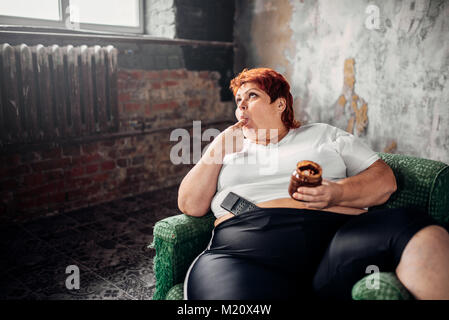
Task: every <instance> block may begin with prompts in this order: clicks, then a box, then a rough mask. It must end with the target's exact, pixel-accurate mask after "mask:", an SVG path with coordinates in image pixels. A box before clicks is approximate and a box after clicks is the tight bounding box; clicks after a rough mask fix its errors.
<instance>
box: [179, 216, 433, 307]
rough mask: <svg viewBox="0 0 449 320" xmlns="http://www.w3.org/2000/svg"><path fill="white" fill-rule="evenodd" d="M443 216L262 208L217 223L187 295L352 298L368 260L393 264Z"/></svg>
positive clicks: (387, 268)
mask: <svg viewBox="0 0 449 320" xmlns="http://www.w3.org/2000/svg"><path fill="white" fill-rule="evenodd" d="M433 224H438V223H437V222H436V221H435V220H433V219H432V218H431V217H430V216H428V215H426V214H424V213H421V212H419V211H416V210H411V209H387V210H379V211H371V212H367V213H363V214H361V215H358V216H353V215H344V214H338V213H332V212H327V211H317V210H306V209H292V208H261V209H256V210H253V211H249V212H246V213H243V214H241V215H239V216H236V217H232V218H231V219H228V220H226V221H224V222H222V223H221V224H219V225H218V226H217V227H216V228H215V229H214V230H213V233H212V238H211V240H210V243H209V245H208V247H207V249H206V250H205V251H204V252H202V253H201V254H200V255H199V256H198V257H197V258H196V259H195V260H194V261H193V263H192V264H191V266H190V268H189V270H188V272H187V275H186V279H185V283H184V298H185V299H189V300H222V299H226V300H252V299H296V298H313V299H351V289H352V286H353V285H354V284H355V283H356V282H357V281H358V280H360V279H361V278H363V277H364V276H365V275H367V273H366V269H367V267H368V266H370V265H375V266H377V267H378V269H379V271H381V272H391V271H394V270H395V269H396V267H397V265H398V264H399V261H400V258H401V254H402V251H403V250H404V248H405V246H406V245H407V243H408V241H409V240H410V239H411V238H412V237H413V235H414V234H415V233H416V232H418V231H419V230H420V229H422V228H424V227H426V226H428V225H433Z"/></svg>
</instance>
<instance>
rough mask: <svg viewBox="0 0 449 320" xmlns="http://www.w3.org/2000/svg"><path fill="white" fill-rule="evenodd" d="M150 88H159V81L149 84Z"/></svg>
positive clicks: (160, 86)
mask: <svg viewBox="0 0 449 320" xmlns="http://www.w3.org/2000/svg"><path fill="white" fill-rule="evenodd" d="M151 88H152V89H154V90H159V89H160V88H162V85H161V83H160V82H155V83H152V84H151Z"/></svg>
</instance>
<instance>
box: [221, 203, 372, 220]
mask: <svg viewBox="0 0 449 320" xmlns="http://www.w3.org/2000/svg"><path fill="white" fill-rule="evenodd" d="M256 205H257V206H258V207H260V208H297V209H309V210H320V211H330V212H335V213H341V214H349V215H358V214H361V213H364V212H367V210H363V209H358V208H350V207H339V206H333V207H329V208H325V209H313V208H308V207H307V206H306V205H305V202H302V201H298V200H294V199H292V198H281V199H274V200H270V201H265V202H259V203H256ZM232 217H234V215H233V214H232V213H227V214H225V215H224V216H221V217H220V218H218V219H216V220H215V222H214V226H215V227H216V226H218V225H219V224H220V223H222V222H223V221H225V220H228V219H229V218H232Z"/></svg>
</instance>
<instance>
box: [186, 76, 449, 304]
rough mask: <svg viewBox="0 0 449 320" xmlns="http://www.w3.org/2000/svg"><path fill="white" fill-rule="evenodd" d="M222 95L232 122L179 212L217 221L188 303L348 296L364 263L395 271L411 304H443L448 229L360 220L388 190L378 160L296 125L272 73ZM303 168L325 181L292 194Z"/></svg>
mask: <svg viewBox="0 0 449 320" xmlns="http://www.w3.org/2000/svg"><path fill="white" fill-rule="evenodd" d="M230 88H231V90H232V91H233V93H234V96H235V102H236V110H235V116H236V118H237V120H238V122H237V123H236V124H234V125H232V126H230V127H228V128H227V129H226V130H224V131H223V132H222V133H220V135H218V136H217V137H216V138H215V139H214V140H213V141H212V143H211V144H210V145H209V148H208V149H207V150H206V152H205V153H204V154H203V156H202V158H201V159H200V161H199V162H198V163H197V164H196V165H195V166H194V167H193V168H192V169H191V170H190V172H189V173H188V174H187V175H186V176H185V177H184V179H183V181H182V183H181V185H180V188H179V194H178V206H179V208H180V210H181V211H182V212H183V213H184V214H186V215H190V216H195V217H200V216H203V215H205V214H206V213H207V212H208V211H209V210H212V212H213V213H214V215H215V216H216V221H215V224H214V225H215V228H214V229H213V233H212V238H211V240H210V242H209V245H208V246H207V248H206V249H205V250H204V251H203V252H202V253H201V254H200V255H199V256H198V257H197V258H196V259H195V260H194V261H193V263H192V264H191V266H190V268H189V270H188V272H187V275H186V278H185V282H184V298H185V299H195V300H202V299H208V300H213V299H230V300H239V299H245V300H248V299H293V298H304V297H306V298H316V299H350V298H351V289H352V286H353V285H354V284H355V282H356V281H358V280H359V279H361V278H362V277H363V276H364V275H366V270H367V268H368V267H370V266H376V267H377V268H378V270H379V271H382V272H390V271H395V272H396V274H397V276H398V278H399V280H400V281H401V282H402V283H403V284H404V286H405V287H406V288H407V289H408V290H409V291H410V292H411V293H412V294H413V296H414V297H415V298H417V299H449V272H448V270H449V234H448V233H447V231H446V230H445V229H444V228H443V227H442V226H440V225H438V224H437V223H436V222H435V221H434V220H433V219H432V218H431V217H430V216H428V215H426V214H424V213H422V212H418V211H416V210H413V208H401V209H388V210H382V211H370V212H368V211H367V208H368V207H371V206H375V205H380V204H382V203H384V202H386V201H387V200H388V199H389V197H390V196H391V194H392V193H394V192H395V190H396V181H395V177H394V174H393V172H392V170H391V169H390V167H389V166H388V165H387V164H386V163H385V162H383V161H382V160H381V159H380V158H379V157H378V156H377V154H376V153H375V152H373V151H372V150H371V149H370V148H368V147H367V146H366V145H365V144H364V143H362V142H361V141H360V140H358V139H357V138H356V137H354V136H353V135H351V134H349V133H347V132H345V131H343V130H340V129H338V128H335V127H332V126H330V125H327V124H322V123H315V124H309V125H300V124H299V123H298V122H297V121H296V120H295V119H294V113H293V98H292V95H291V93H290V86H289V84H288V82H287V81H286V80H285V78H284V77H283V76H282V75H281V74H279V73H277V72H275V71H274V70H272V69H267V68H258V69H251V70H248V69H245V70H243V71H242V72H241V73H240V74H239V75H238V76H237V77H236V78H234V79H233V80H232V81H231V86H230ZM301 160H309V161H313V162H316V163H318V164H319V165H320V166H321V168H322V178H323V180H322V183H321V185H319V186H315V187H304V186H302V187H299V188H298V189H297V190H295V192H294V193H292V195H291V196H290V194H289V192H288V187H289V183H290V177H291V175H292V172H293V171H294V170H295V168H296V163H297V162H299V161H301Z"/></svg>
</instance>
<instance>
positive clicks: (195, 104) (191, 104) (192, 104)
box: [187, 99, 201, 108]
mask: <svg viewBox="0 0 449 320" xmlns="http://www.w3.org/2000/svg"><path fill="white" fill-rule="evenodd" d="M187 104H188V106H189V107H190V108H192V107H199V106H200V105H201V101H200V100H198V99H193V100H189V101H188V103H187Z"/></svg>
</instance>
